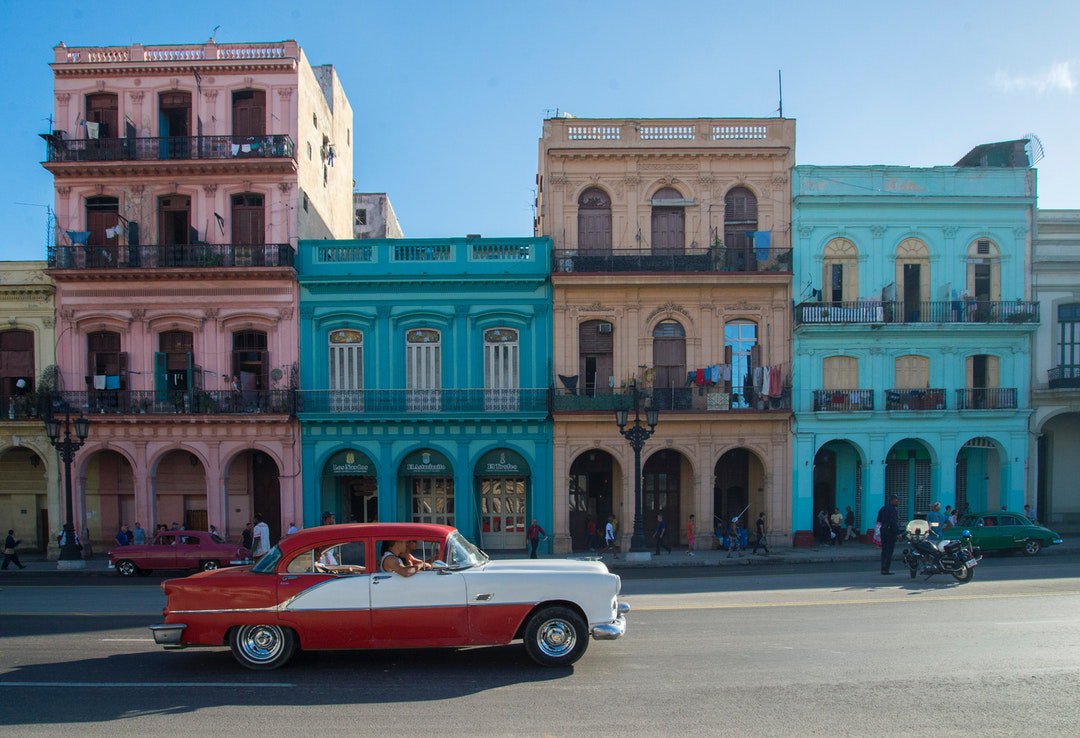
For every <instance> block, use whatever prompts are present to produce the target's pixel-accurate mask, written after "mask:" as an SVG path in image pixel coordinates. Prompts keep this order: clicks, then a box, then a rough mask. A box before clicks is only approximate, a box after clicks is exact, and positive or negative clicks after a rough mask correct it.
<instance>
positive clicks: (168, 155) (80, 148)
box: [44, 134, 296, 164]
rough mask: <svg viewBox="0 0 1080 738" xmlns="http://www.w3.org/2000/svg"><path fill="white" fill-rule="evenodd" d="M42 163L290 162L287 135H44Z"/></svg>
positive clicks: (291, 151)
mask: <svg viewBox="0 0 1080 738" xmlns="http://www.w3.org/2000/svg"><path fill="white" fill-rule="evenodd" d="M44 138H45V141H46V143H47V144H48V146H47V148H46V159H45V163H46V164H62V163H69V162H108V161H118V162H132V161H175V160H195V159H230V160H243V159H292V158H294V157H295V155H296V151H295V146H294V145H293V140H292V138H290V137H289V136H288V135H284V134H278V135H270V136H165V137H156V136H141V137H130V138H100V139H97V138H95V139H88V138H61V137H59V136H57V135H51V134H49V135H46V136H45V137H44Z"/></svg>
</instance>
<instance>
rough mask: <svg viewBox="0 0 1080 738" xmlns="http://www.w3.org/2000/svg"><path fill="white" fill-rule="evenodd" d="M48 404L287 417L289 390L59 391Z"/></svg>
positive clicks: (96, 411)
mask: <svg viewBox="0 0 1080 738" xmlns="http://www.w3.org/2000/svg"><path fill="white" fill-rule="evenodd" d="M52 405H53V408H54V409H57V410H62V409H70V410H71V411H72V412H83V413H86V414H87V415H157V416H160V415H253V414H260V413H275V414H283V415H291V414H292V413H293V391H292V390H240V391H235V392H234V391H231V390H219V391H204V390H191V391H187V392H170V391H168V390H161V391H159V390H89V391H85V392H59V393H57V394H55V395H53V397H52Z"/></svg>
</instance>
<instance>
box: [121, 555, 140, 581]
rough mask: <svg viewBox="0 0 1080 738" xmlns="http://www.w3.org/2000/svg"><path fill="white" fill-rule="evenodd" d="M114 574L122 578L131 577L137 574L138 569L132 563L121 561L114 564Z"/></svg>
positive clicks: (125, 560) (126, 560)
mask: <svg viewBox="0 0 1080 738" xmlns="http://www.w3.org/2000/svg"><path fill="white" fill-rule="evenodd" d="M116 573H117V574H119V575H120V576H122V577H133V576H135V575H136V574H138V573H139V567H137V566H135V562H134V561H129V560H128V559H123V560H121V561H117V562H116Z"/></svg>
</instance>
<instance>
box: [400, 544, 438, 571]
mask: <svg viewBox="0 0 1080 738" xmlns="http://www.w3.org/2000/svg"><path fill="white" fill-rule="evenodd" d="M418 545H419V544H418V543H417V542H416V541H408V542H406V544H405V563H407V564H416V565H418V566H419V567H420V569H421V570H422V571H430V569H431V561H432V560H431V559H418V558H416V557H415V556H413V551H415V550H416V548H417V546H418Z"/></svg>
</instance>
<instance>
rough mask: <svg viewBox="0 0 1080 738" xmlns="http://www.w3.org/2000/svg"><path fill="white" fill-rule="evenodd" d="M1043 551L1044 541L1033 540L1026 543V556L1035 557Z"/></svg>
mask: <svg viewBox="0 0 1080 738" xmlns="http://www.w3.org/2000/svg"><path fill="white" fill-rule="evenodd" d="M1041 550H1042V541H1039V540H1036V539H1034V538H1032V539H1031V540H1028V541H1024V555H1025V556H1035V555H1037V554H1038V553H1039V551H1041Z"/></svg>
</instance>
